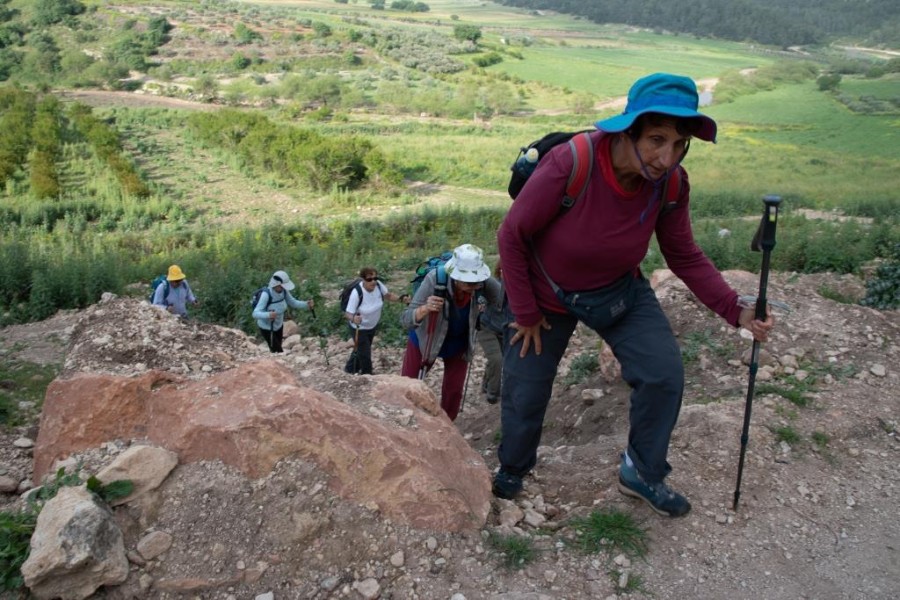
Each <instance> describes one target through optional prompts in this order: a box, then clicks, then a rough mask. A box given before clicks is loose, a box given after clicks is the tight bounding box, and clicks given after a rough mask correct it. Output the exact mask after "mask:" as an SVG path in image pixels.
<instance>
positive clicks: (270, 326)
mask: <svg viewBox="0 0 900 600" xmlns="http://www.w3.org/2000/svg"><path fill="white" fill-rule="evenodd" d="M294 287H296V286H295V285H294V282H293V281H291V278H290V277H288V274H287V273H285V272H284V271H275V273H274V274H273V275H272V277H271V279H269V287H268V289H266V290H265V291H264V292H263V293H262V294H260V295H259V300H257V302H256V307H255V308H254V309H253V318H254V319H256V324H257V326H259V333H260V335H262V336H263V339H265V340H266V343H267V344H268V345H269V351H270V352H284V349H283V348H282V346H281V343H282V342H283V341H284V313H285V312H287V309H288V308H289V307H290V308H305V309H308V310H312V309H313V307H314V303H313V301H312V300H297V299H296V298H294V297H293V296H291V290H292V289H294Z"/></svg>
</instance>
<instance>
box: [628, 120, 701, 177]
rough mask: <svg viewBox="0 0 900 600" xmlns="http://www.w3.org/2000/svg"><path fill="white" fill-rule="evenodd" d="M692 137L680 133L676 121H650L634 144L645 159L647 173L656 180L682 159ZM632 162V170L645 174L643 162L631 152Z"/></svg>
mask: <svg viewBox="0 0 900 600" xmlns="http://www.w3.org/2000/svg"><path fill="white" fill-rule="evenodd" d="M690 139H691V137H690V136H685V135H681V134H680V133H678V130H677V129H675V122H674V121H664V122H663V123H661V124H659V125H651V124H649V123H648V124H647V125H646V126H645V127H644V130H643V131H642V132H641V137H640V138H638V140H637V141H635V142H634V145H635V147H636V148H637V151H638V153H639V154H640V156H641V159H643V161H644V166H645V167H646V169H647V173H648V174H649V175H650V177H651V179H653V180H656V179H659V178H660V177H662V176H663V175H664V174H665V173H666V171H668V170H669V169H671V168H672V167H674V166H675V165H676V164H677V163H678V161H679V160H681V157H682V156H683V155H684V150H685V148H686V147H687V144H688V142H689V140H690ZM626 156H628V154H626ZM630 163H631V164H630V165H629V166H630V167H631V170H632V172H637V173H641V174H642V175H643V173H642V172H641V163H640V161H639V160H638V157H637V156H635V154H634V153H631V154H630Z"/></svg>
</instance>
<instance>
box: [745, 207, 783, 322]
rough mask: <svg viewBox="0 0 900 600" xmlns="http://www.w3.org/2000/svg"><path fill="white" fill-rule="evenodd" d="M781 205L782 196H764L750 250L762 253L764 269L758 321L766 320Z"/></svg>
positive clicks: (757, 299) (757, 315)
mask: <svg viewBox="0 0 900 600" xmlns="http://www.w3.org/2000/svg"><path fill="white" fill-rule="evenodd" d="M780 205H781V196H775V195H771V194H770V195H767V196H763V206H764V209H763V216H762V220H761V221H760V223H759V228H758V229H757V230H756V235H754V236H753V241H752V242H751V243H750V250H752V251H754V252H760V251H761V252H762V253H763V257H762V269H761V270H760V277H759V294H758V295H757V297H756V319H757V320H759V321H765V320H766V291H767V289H768V280H769V258H770V254H771V253H772V250H773V249H774V248H775V230H776V227H777V225H778V207H779V206H780Z"/></svg>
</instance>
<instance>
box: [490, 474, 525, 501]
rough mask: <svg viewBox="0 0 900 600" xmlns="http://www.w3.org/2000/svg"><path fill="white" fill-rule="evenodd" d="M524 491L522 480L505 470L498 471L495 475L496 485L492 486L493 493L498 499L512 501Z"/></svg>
mask: <svg viewBox="0 0 900 600" xmlns="http://www.w3.org/2000/svg"><path fill="white" fill-rule="evenodd" d="M521 491H522V478H521V477H519V476H518V475H513V474H512V473H507V472H505V471H503V470H500V471H497V474H496V475H494V485H493V486H491V492H493V494H494V495H495V496H497V497H498V498H503V499H504V500H512V499H513V498H515V497H516V496H518V495H519V493H520V492H521Z"/></svg>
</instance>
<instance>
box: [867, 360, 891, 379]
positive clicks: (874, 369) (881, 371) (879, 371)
mask: <svg viewBox="0 0 900 600" xmlns="http://www.w3.org/2000/svg"><path fill="white" fill-rule="evenodd" d="M869 372H870V373H871V374H872V375H874V376H875V377H884V376H885V375H887V369H885V368H884V365H879V364H878V363H876V364H874V365H872V366H871V367H869Z"/></svg>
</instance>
